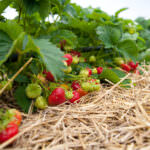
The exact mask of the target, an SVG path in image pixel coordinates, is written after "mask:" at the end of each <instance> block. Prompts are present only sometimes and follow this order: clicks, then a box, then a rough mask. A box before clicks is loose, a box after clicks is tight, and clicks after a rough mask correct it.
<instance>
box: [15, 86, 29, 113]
mask: <svg viewBox="0 0 150 150" xmlns="http://www.w3.org/2000/svg"><path fill="white" fill-rule="evenodd" d="M25 88H26V86H19V87H18V88H17V89H16V91H15V94H14V97H15V99H16V102H17V104H18V105H19V106H20V107H21V109H22V110H23V111H24V112H26V113H27V112H28V110H29V107H30V105H31V100H30V99H28V98H27V96H26V93H25Z"/></svg>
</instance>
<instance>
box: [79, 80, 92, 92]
mask: <svg viewBox="0 0 150 150" xmlns="http://www.w3.org/2000/svg"><path fill="white" fill-rule="evenodd" d="M81 87H82V89H83V90H84V91H86V92H88V91H90V88H91V85H90V83H89V82H83V83H82V84H81Z"/></svg>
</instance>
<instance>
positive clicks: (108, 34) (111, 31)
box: [96, 25, 122, 48]
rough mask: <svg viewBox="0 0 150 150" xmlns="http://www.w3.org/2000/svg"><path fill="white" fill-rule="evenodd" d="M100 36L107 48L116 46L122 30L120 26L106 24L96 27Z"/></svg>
mask: <svg viewBox="0 0 150 150" xmlns="http://www.w3.org/2000/svg"><path fill="white" fill-rule="evenodd" d="M96 31H97V34H98V38H99V40H101V41H102V42H103V43H104V45H105V48H114V46H115V45H117V44H118V41H119V40H120V39H121V37H122V30H121V28H120V26H114V25H106V26H99V27H97V29H96Z"/></svg>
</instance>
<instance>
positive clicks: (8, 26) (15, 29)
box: [0, 21, 23, 40]
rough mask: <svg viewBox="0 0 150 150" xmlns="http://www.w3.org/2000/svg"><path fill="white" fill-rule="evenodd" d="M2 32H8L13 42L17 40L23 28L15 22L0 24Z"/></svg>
mask: <svg viewBox="0 0 150 150" xmlns="http://www.w3.org/2000/svg"><path fill="white" fill-rule="evenodd" d="M0 30H2V31H4V32H6V33H7V34H8V35H9V37H10V38H11V39H12V40H16V39H17V38H18V36H19V35H20V33H21V32H23V30H22V28H21V26H20V25H19V24H17V23H16V22H13V21H7V22H0Z"/></svg>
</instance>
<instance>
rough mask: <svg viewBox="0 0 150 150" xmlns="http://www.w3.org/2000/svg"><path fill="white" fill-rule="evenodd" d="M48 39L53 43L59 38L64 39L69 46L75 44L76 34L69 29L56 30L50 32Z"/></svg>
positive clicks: (59, 39)
mask: <svg viewBox="0 0 150 150" xmlns="http://www.w3.org/2000/svg"><path fill="white" fill-rule="evenodd" d="M50 40H51V42H52V43H55V44H58V43H59V42H60V41H61V40H66V41H67V43H68V44H69V45H71V46H75V45H76V44H77V36H76V35H75V34H74V33H73V32H72V31H69V30H56V31H54V32H52V33H51V35H50Z"/></svg>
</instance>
